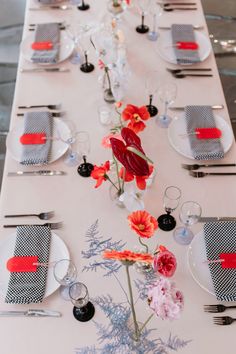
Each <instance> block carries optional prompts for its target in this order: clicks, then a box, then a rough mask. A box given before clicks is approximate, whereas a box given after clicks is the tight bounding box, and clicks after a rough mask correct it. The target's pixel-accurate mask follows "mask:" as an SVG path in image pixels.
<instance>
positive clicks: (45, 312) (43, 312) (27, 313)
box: [0, 309, 61, 317]
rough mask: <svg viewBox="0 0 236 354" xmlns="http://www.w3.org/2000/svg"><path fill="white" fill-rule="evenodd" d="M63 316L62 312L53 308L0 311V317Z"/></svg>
mask: <svg viewBox="0 0 236 354" xmlns="http://www.w3.org/2000/svg"><path fill="white" fill-rule="evenodd" d="M12 316H16V317H20V316H21V317H22V316H23V317H61V313H60V312H58V311H53V310H38V309H35V310H34V309H29V310H26V311H0V317H12Z"/></svg>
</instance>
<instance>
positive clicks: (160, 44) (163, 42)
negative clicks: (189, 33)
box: [157, 31, 211, 65]
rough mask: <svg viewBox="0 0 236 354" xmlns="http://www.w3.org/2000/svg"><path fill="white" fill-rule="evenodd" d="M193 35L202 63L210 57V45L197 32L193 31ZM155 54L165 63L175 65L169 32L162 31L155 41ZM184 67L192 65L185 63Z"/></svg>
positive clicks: (204, 37)
mask: <svg viewBox="0 0 236 354" xmlns="http://www.w3.org/2000/svg"><path fill="white" fill-rule="evenodd" d="M194 33H195V39H196V42H197V44H198V46H199V48H198V53H199V58H200V61H204V60H205V59H206V58H207V57H208V56H209V55H210V52H211V43H210V41H209V39H208V38H207V37H206V36H205V35H204V34H203V33H201V32H199V31H194ZM157 53H158V54H159V55H160V57H161V58H162V59H164V60H165V61H167V62H169V63H171V64H177V60H176V56H175V52H174V48H173V43H172V37H171V31H163V32H162V33H161V35H160V38H159V39H158V41H157ZM193 64H194V63H193ZM181 65H184V64H181ZM185 65H192V63H186V64H185Z"/></svg>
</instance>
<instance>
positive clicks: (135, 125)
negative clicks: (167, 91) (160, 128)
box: [121, 104, 150, 133]
mask: <svg viewBox="0 0 236 354" xmlns="http://www.w3.org/2000/svg"><path fill="white" fill-rule="evenodd" d="M121 117H122V119H123V120H129V121H130V122H129V124H128V128H130V129H131V130H133V131H134V132H135V133H139V132H141V131H142V130H144V129H145V127H146V125H145V124H144V122H143V121H145V120H148V119H149V118H150V114H149V112H148V110H147V107H146V106H142V107H137V106H134V105H132V104H128V105H127V106H126V108H125V109H124V110H123V112H122V114H121Z"/></svg>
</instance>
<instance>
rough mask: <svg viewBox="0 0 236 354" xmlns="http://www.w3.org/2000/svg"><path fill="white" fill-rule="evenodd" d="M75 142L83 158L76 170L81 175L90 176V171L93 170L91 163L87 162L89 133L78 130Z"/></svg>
mask: <svg viewBox="0 0 236 354" xmlns="http://www.w3.org/2000/svg"><path fill="white" fill-rule="evenodd" d="M76 139H77V144H78V151H79V154H80V156H81V158H82V159H83V161H84V162H83V163H82V164H80V165H79V167H78V169H77V171H78V174H79V175H80V176H82V177H90V175H91V172H92V170H93V165H92V164H91V163H89V162H87V160H86V159H87V155H88V154H89V152H90V139H89V134H88V132H86V131H80V132H78V133H77V137H76Z"/></svg>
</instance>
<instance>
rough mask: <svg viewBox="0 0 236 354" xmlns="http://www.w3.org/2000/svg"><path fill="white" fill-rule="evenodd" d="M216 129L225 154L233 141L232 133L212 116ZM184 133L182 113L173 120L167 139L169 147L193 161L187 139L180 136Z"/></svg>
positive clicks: (219, 120) (220, 119)
mask: <svg viewBox="0 0 236 354" xmlns="http://www.w3.org/2000/svg"><path fill="white" fill-rule="evenodd" d="M214 117H215V123H216V127H217V128H219V129H220V130H221V132H222V136H221V138H220V140H221V144H222V147H223V150H224V153H225V154H226V153H227V152H228V151H229V149H230V147H231V145H232V143H233V141H234V137H233V132H232V128H231V127H230V126H229V124H228V123H227V122H226V121H225V120H224V119H223V118H222V117H220V116H218V115H216V114H214ZM185 133H186V123H185V115H184V113H183V114H182V115H181V116H180V117H175V118H173V120H172V122H171V124H170V125H169V128H168V139H169V142H170V144H171V146H172V147H173V148H174V149H175V150H176V151H177V152H178V153H179V154H181V155H183V156H185V157H188V158H189V159H194V157H193V153H192V151H191V147H190V143H189V139H188V137H182V136H181V135H182V134H185Z"/></svg>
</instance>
